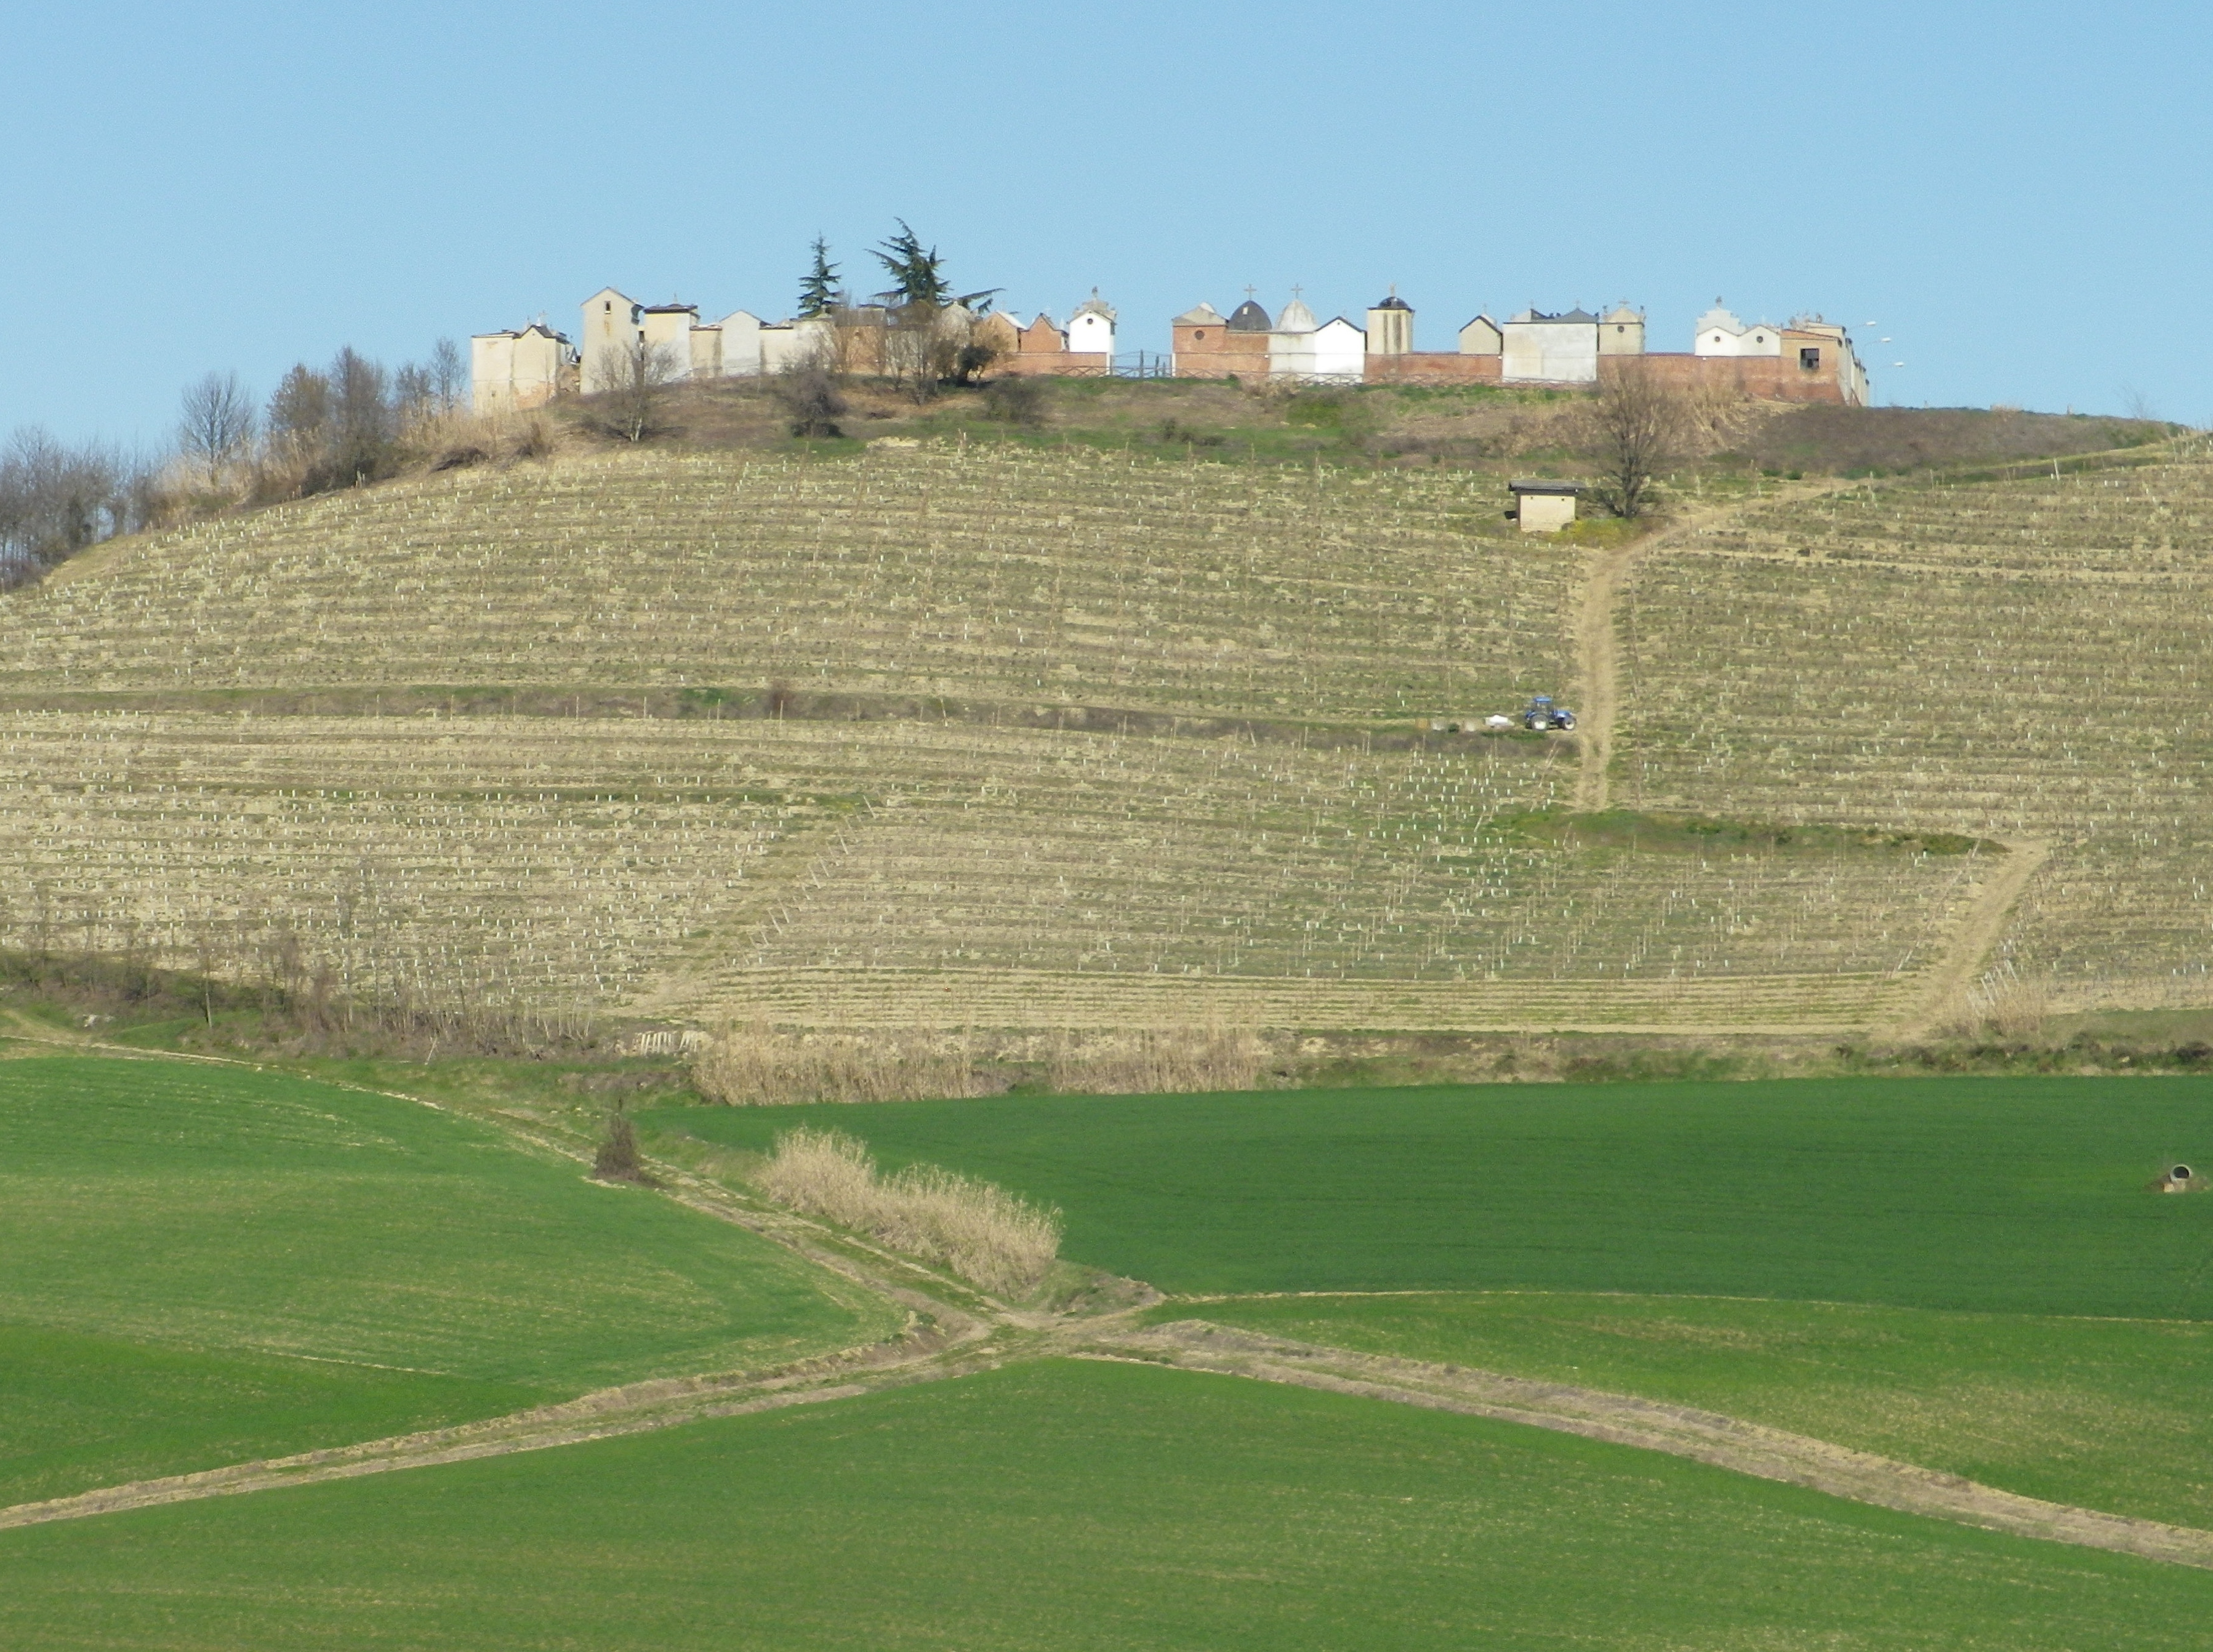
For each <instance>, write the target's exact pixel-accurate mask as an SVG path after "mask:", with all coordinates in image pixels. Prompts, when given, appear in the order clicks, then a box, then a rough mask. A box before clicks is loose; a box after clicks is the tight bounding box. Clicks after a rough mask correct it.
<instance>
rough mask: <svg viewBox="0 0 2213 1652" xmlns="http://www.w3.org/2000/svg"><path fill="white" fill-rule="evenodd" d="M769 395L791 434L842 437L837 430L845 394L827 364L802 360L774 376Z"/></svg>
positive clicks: (843, 409) (842, 411)
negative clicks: (775, 402)
mask: <svg viewBox="0 0 2213 1652" xmlns="http://www.w3.org/2000/svg"><path fill="white" fill-rule="evenodd" d="M769 393H770V394H771V395H772V396H774V397H775V398H776V400H777V405H778V406H780V407H781V408H783V412H784V417H785V418H787V419H789V421H790V424H791V433H792V435H794V436H842V435H843V434H844V432H843V431H842V430H839V429H838V418H839V417H840V416H842V415H843V414H844V411H845V396H844V392H843V391H842V390H840V389H839V388H838V379H837V375H835V374H833V373H832V372H831V370H830V369H829V367H828V365H827V364H826V363H823V362H821V361H815V360H809V361H804V362H802V363H800V364H799V365H798V366H796V367H794V368H791V369H789V370H787V371H785V372H783V373H779V374H777V375H776V377H775V379H774V380H773V381H771V383H770V385H769Z"/></svg>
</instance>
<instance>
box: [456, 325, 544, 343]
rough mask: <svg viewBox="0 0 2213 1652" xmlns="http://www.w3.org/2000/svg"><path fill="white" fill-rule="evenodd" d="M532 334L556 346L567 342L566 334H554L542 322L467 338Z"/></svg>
mask: <svg viewBox="0 0 2213 1652" xmlns="http://www.w3.org/2000/svg"><path fill="white" fill-rule="evenodd" d="M533 332H536V333H542V334H544V335H545V336H546V338H551V339H552V340H553V342H554V343H555V344H567V343H568V342H569V335H568V334H567V333H565V332H554V331H553V329H552V328H551V327H549V326H546V324H545V323H544V322H543V321H531V322H527V323H525V324H524V325H523V326H519V327H507V328H503V330H501V331H500V332H472V333H471V334H470V335H469V336H470V337H471V338H528V337H529V336H530V335H531V334H532V333H533Z"/></svg>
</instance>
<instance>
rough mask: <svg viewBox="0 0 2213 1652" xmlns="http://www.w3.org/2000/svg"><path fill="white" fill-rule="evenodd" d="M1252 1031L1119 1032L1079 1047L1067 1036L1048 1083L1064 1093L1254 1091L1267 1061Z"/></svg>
mask: <svg viewBox="0 0 2213 1652" xmlns="http://www.w3.org/2000/svg"><path fill="white" fill-rule="evenodd" d="M1265 1053H1266V1052H1265V1050H1264V1049H1263V1048H1262V1045H1261V1043H1260V1040H1259V1037H1258V1036H1257V1035H1256V1034H1254V1033H1251V1032H1249V1031H1235V1032H1231V1031H1225V1030H1223V1029H1222V1028H1220V1027H1213V1028H1203V1027H1174V1028H1167V1029H1165V1030H1161V1031H1155V1032H1142V1033H1109V1034H1105V1035H1101V1036H1100V1037H1097V1038H1094V1039H1088V1040H1085V1041H1081V1042H1079V1041H1078V1040H1077V1039H1075V1038H1074V1037H1073V1036H1070V1035H1066V1034H1064V1035H1063V1036H1062V1038H1061V1039H1058V1041H1057V1042H1056V1044H1055V1045H1054V1047H1053V1049H1052V1053H1051V1055H1050V1056H1049V1058H1048V1059H1047V1063H1046V1082H1047V1083H1049V1084H1050V1085H1051V1086H1052V1088H1053V1089H1055V1090H1058V1091H1061V1092H1063V1093H1081V1094H1094V1095H1157V1094H1188V1093H1191V1092H1194V1091H1199V1090H1249V1089H1252V1088H1254V1087H1256V1086H1257V1085H1258V1084H1259V1082H1260V1070H1261V1064H1262V1061H1263V1060H1264V1058H1265Z"/></svg>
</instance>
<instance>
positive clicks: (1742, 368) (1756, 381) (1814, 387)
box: [1598, 348, 1844, 402]
mask: <svg viewBox="0 0 2213 1652" xmlns="http://www.w3.org/2000/svg"><path fill="white" fill-rule="evenodd" d="M1631 362H1642V363H1644V369H1643V370H1644V371H1646V372H1648V373H1651V374H1654V375H1657V376H1658V377H1659V378H1660V379H1661V381H1662V382H1664V383H1667V384H1671V385H1675V386H1678V387H1681V388H1683V389H1686V390H1689V389H1720V390H1734V391H1738V392H1740V393H1742V394H1745V395H1747V396H1751V397H1753V398H1755V399H1758V400H1760V401H1832V402H1841V401H1843V400H1844V389H1843V387H1842V386H1840V385H1839V384H1838V382H1837V365H1838V352H1837V351H1835V350H1834V349H1833V348H1826V349H1824V350H1823V351H1821V365H1820V367H1819V368H1817V369H1814V371H1813V372H1811V373H1808V371H1806V369H1803V368H1801V367H1800V366H1799V365H1798V352H1797V351H1795V350H1793V351H1790V353H1789V355H1787V356H1679V355H1673V354H1667V353H1663V352H1661V351H1652V352H1650V353H1649V354H1647V355H1643V356H1601V357H1599V361H1598V370H1599V372H1600V375H1606V374H1608V373H1618V372H1619V371H1621V370H1622V369H1623V368H1624V367H1625V366H1626V365H1627V364H1628V363H1631Z"/></svg>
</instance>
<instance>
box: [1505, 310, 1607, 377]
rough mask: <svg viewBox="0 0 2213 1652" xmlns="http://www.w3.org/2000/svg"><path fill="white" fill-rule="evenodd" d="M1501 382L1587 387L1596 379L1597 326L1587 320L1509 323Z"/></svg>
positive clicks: (1507, 324) (1507, 325) (1506, 328)
mask: <svg viewBox="0 0 2213 1652" xmlns="http://www.w3.org/2000/svg"><path fill="white" fill-rule="evenodd" d="M1499 331H1500V332H1503V334H1504V335H1505V350H1504V351H1503V354H1504V356H1505V360H1504V361H1503V362H1502V363H1500V365H1499V374H1498V376H1499V377H1500V379H1502V380H1503V381H1508V382H1513V381H1517V380H1518V381H1521V382H1523V383H1532V384H1589V383H1591V382H1593V381H1595V380H1596V379H1597V377H1598V326H1597V325H1596V324H1595V323H1594V322H1590V321H1509V322H1508V323H1506V325H1505V326H1503V327H1501V328H1500V329H1499Z"/></svg>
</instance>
